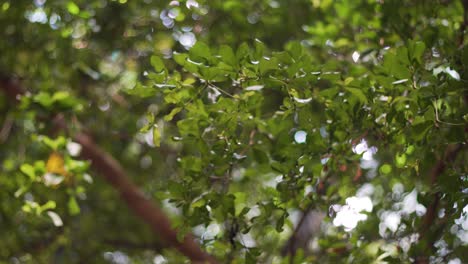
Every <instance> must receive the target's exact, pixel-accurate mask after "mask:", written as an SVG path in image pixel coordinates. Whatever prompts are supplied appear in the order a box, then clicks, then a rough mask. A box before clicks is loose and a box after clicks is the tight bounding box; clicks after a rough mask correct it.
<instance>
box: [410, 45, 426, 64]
mask: <svg viewBox="0 0 468 264" xmlns="http://www.w3.org/2000/svg"><path fill="white" fill-rule="evenodd" d="M425 49H426V44H424V42H422V41H411V42H410V43H409V54H410V56H411V59H412V60H416V61H417V62H418V63H420V64H421V63H422V56H423V54H424V50H425Z"/></svg>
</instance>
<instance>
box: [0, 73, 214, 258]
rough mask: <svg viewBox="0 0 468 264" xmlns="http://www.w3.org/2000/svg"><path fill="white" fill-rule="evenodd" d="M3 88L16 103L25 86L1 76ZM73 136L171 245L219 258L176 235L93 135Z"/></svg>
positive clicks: (96, 166) (61, 125) (86, 156)
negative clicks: (92, 137) (181, 239)
mask: <svg viewBox="0 0 468 264" xmlns="http://www.w3.org/2000/svg"><path fill="white" fill-rule="evenodd" d="M0 89H2V90H3V91H4V92H6V94H7V95H8V96H9V97H10V98H11V99H12V100H13V102H14V103H17V102H18V101H19V100H18V98H20V96H21V95H22V94H23V93H24V92H23V91H24V89H22V87H21V86H20V84H19V82H18V81H12V80H10V79H6V78H2V79H0ZM54 123H58V124H54V126H56V127H59V128H62V129H65V130H66V123H65V120H64V119H63V118H56V119H55V120H54ZM73 140H75V141H76V142H78V143H79V144H81V145H82V152H81V156H82V157H83V158H84V159H88V160H90V161H91V166H92V167H93V169H95V170H96V171H98V172H99V173H100V175H101V176H102V177H103V178H104V179H105V180H106V181H107V182H109V183H110V184H111V185H112V186H113V187H114V189H115V190H116V191H117V192H119V194H120V196H121V197H122V199H123V200H124V201H125V202H126V203H127V206H128V207H129V208H130V209H131V210H132V211H133V212H134V213H135V214H136V215H137V216H139V217H140V218H141V219H142V220H143V221H144V222H146V224H148V225H149V226H150V227H151V229H152V230H153V232H154V233H155V234H156V235H157V236H160V237H161V238H162V239H163V240H164V241H165V242H166V243H168V245H169V246H173V247H175V248H176V249H177V250H178V251H180V252H181V253H182V254H184V255H185V256H187V257H188V258H190V260H192V262H193V263H217V261H216V260H215V259H214V258H213V257H212V256H210V255H208V254H207V253H206V252H204V251H203V250H202V249H201V248H200V246H199V245H198V244H197V243H196V242H195V240H194V239H193V236H192V235H190V234H189V235H186V236H185V238H184V239H183V241H179V240H178V239H177V234H178V233H177V230H175V229H173V228H172V227H171V222H170V220H169V218H168V217H167V216H166V215H165V214H164V212H163V211H162V210H161V208H159V207H158V206H157V205H155V204H153V202H152V201H151V200H150V199H148V198H147V197H145V196H144V194H143V193H142V192H141V191H140V190H139V189H138V187H137V186H135V185H134V184H133V183H132V182H131V180H130V179H129V177H128V176H127V173H126V172H125V170H124V169H123V168H122V167H121V166H120V164H119V163H118V161H117V160H115V159H114V158H113V157H112V156H111V155H109V154H108V153H106V152H105V151H104V150H102V149H101V148H100V147H99V146H97V145H96V144H95V143H94V142H93V140H92V139H91V137H90V136H88V135H87V134H85V133H77V134H75V135H74V136H73Z"/></svg>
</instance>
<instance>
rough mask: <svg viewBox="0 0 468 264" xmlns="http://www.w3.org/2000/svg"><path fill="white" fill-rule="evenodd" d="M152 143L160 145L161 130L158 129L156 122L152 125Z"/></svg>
mask: <svg viewBox="0 0 468 264" xmlns="http://www.w3.org/2000/svg"><path fill="white" fill-rule="evenodd" d="M153 144H154V145H155V146H156V147H160V146H161V131H160V130H159V127H158V125H156V124H155V125H154V126H153Z"/></svg>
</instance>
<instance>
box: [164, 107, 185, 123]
mask: <svg viewBox="0 0 468 264" xmlns="http://www.w3.org/2000/svg"><path fill="white" fill-rule="evenodd" d="M181 110H182V107H175V108H174V109H172V110H171V112H170V113H169V114H167V115H165V116H164V121H171V120H172V119H173V118H174V116H175V115H177V114H178V113H179V112H180V111H181Z"/></svg>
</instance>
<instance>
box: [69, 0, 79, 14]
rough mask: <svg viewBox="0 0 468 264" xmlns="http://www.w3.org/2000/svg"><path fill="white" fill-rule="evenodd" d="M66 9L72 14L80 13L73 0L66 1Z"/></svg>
mask: <svg viewBox="0 0 468 264" xmlns="http://www.w3.org/2000/svg"><path fill="white" fill-rule="evenodd" d="M67 10H68V12H70V14H72V15H78V14H79V13H80V8H79V7H78V5H76V4H75V3H74V2H73V1H68V3H67Z"/></svg>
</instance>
